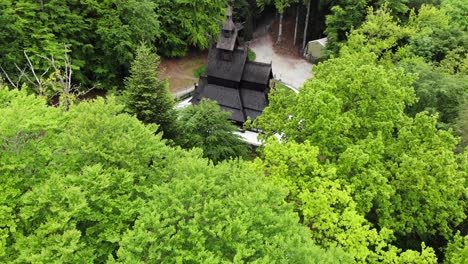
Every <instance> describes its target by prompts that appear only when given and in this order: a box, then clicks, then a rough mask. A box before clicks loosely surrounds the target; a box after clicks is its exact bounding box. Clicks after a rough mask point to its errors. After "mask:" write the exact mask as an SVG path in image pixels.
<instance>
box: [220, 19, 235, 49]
mask: <svg viewBox="0 0 468 264" xmlns="http://www.w3.org/2000/svg"><path fill="white" fill-rule="evenodd" d="M231 22H232V21H231ZM233 27H235V26H234V24H233ZM223 30H224V29H223ZM236 40H237V28H235V29H234V30H233V32H229V33H224V32H221V34H219V37H218V44H216V48H218V49H223V50H229V51H233V50H234V47H235V46H236Z"/></svg>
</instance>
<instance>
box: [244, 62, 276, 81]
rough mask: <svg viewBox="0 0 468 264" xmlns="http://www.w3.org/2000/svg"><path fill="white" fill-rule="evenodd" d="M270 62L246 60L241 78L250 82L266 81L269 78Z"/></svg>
mask: <svg viewBox="0 0 468 264" xmlns="http://www.w3.org/2000/svg"><path fill="white" fill-rule="evenodd" d="M270 74H271V64H267V63H262V62H255V61H248V62H247V63H246V64H245V67H244V72H243V74H242V80H243V81H247V82H252V83H262V84H264V83H268V82H269V81H270V79H271V76H270Z"/></svg>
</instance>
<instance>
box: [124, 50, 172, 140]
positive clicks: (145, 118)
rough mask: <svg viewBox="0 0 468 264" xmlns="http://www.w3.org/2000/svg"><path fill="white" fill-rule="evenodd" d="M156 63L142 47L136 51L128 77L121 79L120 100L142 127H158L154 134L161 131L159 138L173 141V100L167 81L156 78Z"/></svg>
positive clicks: (154, 56)
mask: <svg viewBox="0 0 468 264" xmlns="http://www.w3.org/2000/svg"><path fill="white" fill-rule="evenodd" d="M159 62H160V58H159V56H158V55H156V54H155V53H153V52H152V51H151V49H150V48H149V47H147V46H145V45H144V44H142V45H141V46H140V47H139V48H138V49H137V52H136V57H135V60H134V61H133V63H132V66H131V68H130V76H129V77H128V78H126V79H125V91H124V101H125V104H126V105H127V110H128V112H129V113H131V114H134V115H136V117H137V118H138V119H139V120H140V121H142V122H143V123H145V124H151V123H154V124H158V125H159V129H158V132H163V137H165V138H173V137H174V135H175V121H176V113H175V110H174V100H173V98H172V97H171V95H170V93H169V90H168V87H169V84H168V82H167V81H166V80H160V79H159V72H158V67H159Z"/></svg>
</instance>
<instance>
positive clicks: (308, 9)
mask: <svg viewBox="0 0 468 264" xmlns="http://www.w3.org/2000/svg"><path fill="white" fill-rule="evenodd" d="M310 2H312V0H309V2H308V3H307V15H306V19H305V26H304V39H303V40H302V50H304V49H305V45H306V41H307V27H308V26H309V14H310Z"/></svg>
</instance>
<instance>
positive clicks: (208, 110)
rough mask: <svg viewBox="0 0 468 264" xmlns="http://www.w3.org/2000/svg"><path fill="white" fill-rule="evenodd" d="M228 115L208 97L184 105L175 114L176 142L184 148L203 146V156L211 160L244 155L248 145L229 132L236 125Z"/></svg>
mask: <svg viewBox="0 0 468 264" xmlns="http://www.w3.org/2000/svg"><path fill="white" fill-rule="evenodd" d="M228 117H229V113H228V112H226V111H221V109H220V108H219V106H218V105H217V104H216V102H213V101H209V100H202V101H201V103H200V104H199V105H195V106H189V107H187V108H185V109H184V110H183V111H182V112H181V113H180V117H179V122H180V125H179V129H180V135H179V137H178V140H177V143H179V145H180V146H182V147H184V148H193V147H198V148H201V149H203V156H204V157H206V158H209V159H211V160H212V161H213V162H215V163H216V162H218V161H222V160H225V159H229V158H234V157H246V156H247V155H248V150H249V149H248V145H247V144H246V143H244V142H243V141H242V140H241V139H240V138H239V136H238V135H236V134H234V133H233V132H235V131H236V130H237V128H236V127H235V126H234V125H233V124H232V123H231V122H230V121H229V119H228Z"/></svg>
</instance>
